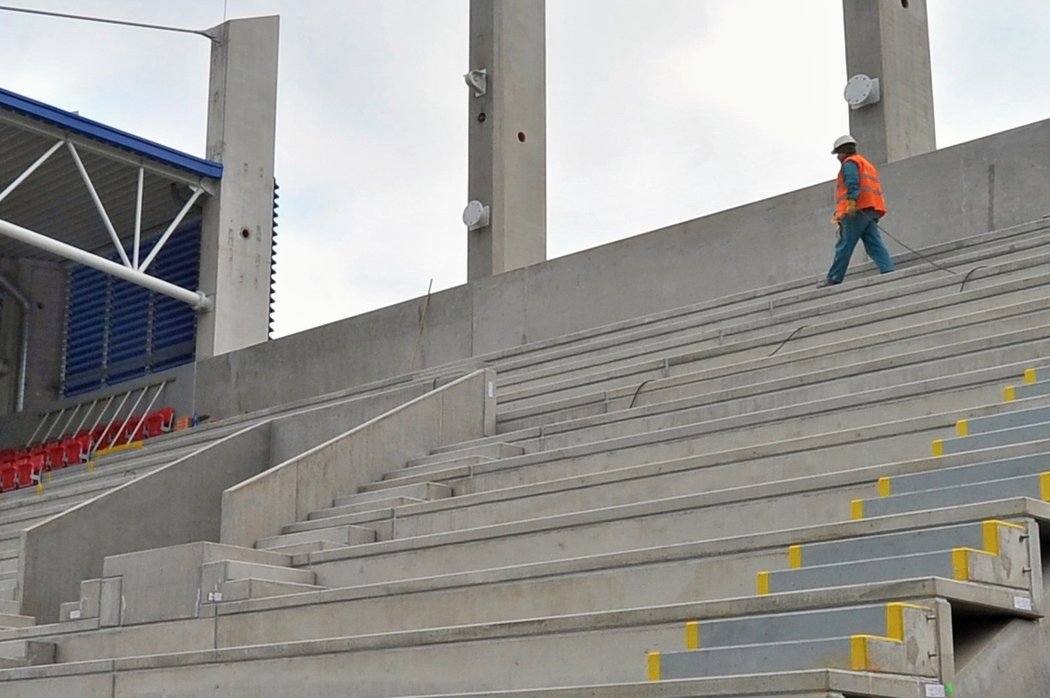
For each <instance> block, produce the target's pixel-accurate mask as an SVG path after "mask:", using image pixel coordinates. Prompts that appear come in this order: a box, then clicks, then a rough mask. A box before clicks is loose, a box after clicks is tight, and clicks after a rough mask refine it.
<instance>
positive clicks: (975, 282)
mask: <svg viewBox="0 0 1050 698" xmlns="http://www.w3.org/2000/svg"><path fill="white" fill-rule="evenodd" d="M1018 230H1021V228H1018ZM1045 236H1046V231H1045V229H1044V227H1043V226H1042V225H1041V224H1030V225H1028V226H1027V228H1026V232H1024V233H1018V234H1016V235H1014V234H1011V235H1010V236H1009V237H999V238H997V239H995V236H988V237H986V238H984V237H981V236H973V237H971V238H969V239H968V242H966V243H959V246H957V247H953V246H949V245H938V246H935V247H936V249H937V250H938V252H937V253H934V252H933V248H927V249H925V250H924V252H923V254H924V255H926V256H930V255H931V254H932V255H933V256H934V257H937V255H938V254H944V255H947V256H948V257H951V260H952V261H951V262H949V264H959V265H965V264H973V263H977V262H981V261H990V262H993V263H994V261H995V260H997V259H1009V258H1012V257H1015V256H1020V257H1022V259H1020V260H1019V261H1018V262H1017V263H1016V264H1020V265H1022V266H1029V267H1031V268H1035V267H1037V266H1038V265H1039V264H1041V262H1038V261H1037V262H1036V263H1035V264H1027V262H1026V260H1025V259H1023V258H1024V257H1031V256H1032V255H1033V252H1032V251H1033V250H1038V248H1039V247H1041V246H1042V245H1043V244H1045ZM979 238H980V239H981V241H980V242H975V241H976V240H978V239H979ZM971 243H972V244H971ZM953 244H954V243H953ZM908 256H909V255H908V254H905V255H903V256H898V258H899V259H904V258H906V257H908ZM937 258H939V259H941V260H942V261H944V260H946V259H947V257H937ZM984 266H985V268H984V269H982V270H981V272H980V273H979V274H976V275H974V276H973V278H972V280H971V283H970V284H969V288H973V287H974V286H980V285H981V284H982V283H983V282H984V280H985V274H986V273H991V272H994V269H993V268H989V267H992V266H993V265H992V264H986V265H984ZM1014 268H1017V267H1016V265H1015V266H1014ZM891 281H892V283H885V282H886V279H883V278H879V277H878V276H877V275H871V276H868V277H865V276H864V275H863V274H862V273H861V274H860V275H857V276H855V278H854V280H853V282H852V284H851V288H850V289H849V290H850V293H849V294H845V295H839V296H836V297H833V298H829V294H827V293H824V292H822V291H815V290H814V289H813V288H812V281H811V280H806V281H802V280H799V281H793V282H785V283H782V284H777V285H774V286H770V287H766V288H761V289H755V290H752V291H747V292H743V293H738V294H734V295H732V296H727V297H723V298H719V299H712V300H710V301H705V302H701V303H697V304H693V305H690V306H683V307H681V308H674V309H671V310H668V311H663V312H659V313H653V314H650V315H647V316H645V317H642V318H634V319H631V320H624V321H619V322H616V323H610V324H608V325H604V326H601V327H597V328H593V329H587V330H581V331H579V332H575V333H571V334H568V335H564V336H560V337H555V338H552V339H549V340H543V341H539V342H534V343H531V344H529V345H525V346H523V347H514V348H513V349H507V350H502V351H497V352H492V353H490V354H486V355H483V356H482V357H479V358H481V359H484V360H485V361H487V362H489V363H492V364H497V363H498V365H499V367H500V373H501V376H503V377H505V378H507V379H508V380H509V379H512V378H513V375H514V373H515V372H517V371H519V370H523V369H527V368H528V367H529V366H532V365H535V364H538V363H542V362H547V361H552V360H557V359H559V358H565V357H569V358H578V357H580V356H583V355H585V354H593V353H595V352H598V351H600V350H601V349H602V348H603V347H604V346H606V345H607V344H617V343H622V342H623V341H624V339H628V338H631V337H634V336H638V335H642V336H643V337H649V336H652V335H654V334H657V333H659V332H669V331H674V330H675V329H676V328H677V327H679V326H683V325H684V326H690V327H693V326H696V325H698V324H700V323H704V324H708V325H716V324H717V323H719V322H722V321H726V320H729V319H731V318H734V317H739V316H747V315H751V314H754V313H756V312H765V313H767V314H769V313H774V312H778V313H779V312H782V311H783V310H784V309H795V308H799V307H805V308H807V309H808V310H807V312H810V311H812V309H813V308H815V307H820V308H821V310H822V311H823V312H824V313H827V312H829V311H830V310H831V309H832V308H831V307H830V306H833V305H834V304H836V303H841V302H842V300H843V299H844V298H845V299H847V300H849V301H850V302H854V298H856V297H859V296H863V295H865V294H867V293H885V292H887V291H888V292H892V293H896V294H897V295H900V296H905V297H911V298H914V297H915V294H916V290H918V289H919V288H923V289H928V288H940V289H943V290H944V292H948V291H951V292H957V291H958V288H959V282H958V279H954V278H953V277H945V276H943V275H942V274H941V273H940V271H939V270H936V269H934V268H933V267H931V266H928V265H926V264H925V263H921V264H918V265H917V266H916V267H913V268H905V267H902V268H900V269H899V270H898V272H897V274H895V275H894V278H893V279H892V280H891ZM823 291H826V289H825V290H823ZM886 301H887V299H886V298H885V297H879V298H875V299H873V300H872V302H873V303H875V304H878V305H886ZM508 385H509V383H508Z"/></svg>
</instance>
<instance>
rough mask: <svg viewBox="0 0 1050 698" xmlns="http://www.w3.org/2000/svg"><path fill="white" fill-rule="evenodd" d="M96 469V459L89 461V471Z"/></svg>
mask: <svg viewBox="0 0 1050 698" xmlns="http://www.w3.org/2000/svg"><path fill="white" fill-rule="evenodd" d="M94 469H95V461H93V460H89V461H88V462H87V471H88V472H89V473H90V472H91V471H92V470H94Z"/></svg>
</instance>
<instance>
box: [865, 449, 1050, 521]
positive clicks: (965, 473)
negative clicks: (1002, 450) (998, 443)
mask: <svg viewBox="0 0 1050 698" xmlns="http://www.w3.org/2000/svg"><path fill="white" fill-rule="evenodd" d="M962 453H966V452H965V451H964V452H962ZM971 453H973V452H971ZM947 457H948V456H945V458H947ZM1047 465H1048V463H1047V459H1046V455H1045V454H1043V453H1032V454H1029V455H1022V456H1015V457H1013V458H990V457H988V456H985V457H982V454H977V458H976V462H973V463H969V464H966V465H955V466H950V467H944V468H938V469H934V470H930V471H926V472H917V473H907V474H903V475H896V476H886V477H882V478H880V479H879V481H878V483H877V486H876V487H875V489H876V490H877V491H878V495H879V496H880V497H889V496H891V495H893V496H897V495H904V494H912V493H916V492H924V491H927V490H939V489H944V488H951V487H956V486H959V485H971V484H974V483H979V482H990V481H993V480H1007V479H1010V478H1015V477H1021V476H1024V475H1038V474H1039V473H1042V472H1044V471H1046V470H1047ZM876 510H877V509H873V508H868V511H876Z"/></svg>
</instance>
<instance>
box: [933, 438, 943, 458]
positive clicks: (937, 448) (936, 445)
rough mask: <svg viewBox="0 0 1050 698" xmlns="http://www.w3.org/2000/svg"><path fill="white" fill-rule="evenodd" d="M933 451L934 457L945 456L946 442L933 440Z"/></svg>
mask: <svg viewBox="0 0 1050 698" xmlns="http://www.w3.org/2000/svg"><path fill="white" fill-rule="evenodd" d="M932 450H933V455H934V456H943V455H944V441H943V440H942V439H934V440H933V446H932Z"/></svg>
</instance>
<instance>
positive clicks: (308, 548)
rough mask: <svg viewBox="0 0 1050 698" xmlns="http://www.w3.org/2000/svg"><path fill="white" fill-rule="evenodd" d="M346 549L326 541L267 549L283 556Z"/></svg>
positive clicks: (341, 545) (338, 544) (339, 544)
mask: <svg viewBox="0 0 1050 698" xmlns="http://www.w3.org/2000/svg"><path fill="white" fill-rule="evenodd" d="M345 547H347V546H346V545H344V544H341V543H331V542H329V541H326V540H314V541H309V542H306V543H292V544H290V545H277V546H274V547H272V548H268V550H271V551H273V552H275V553H284V554H285V555H291V556H293V557H294V556H296V555H309V554H310V553H316V552H321V551H322V550H338V549H339V548H345Z"/></svg>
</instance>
